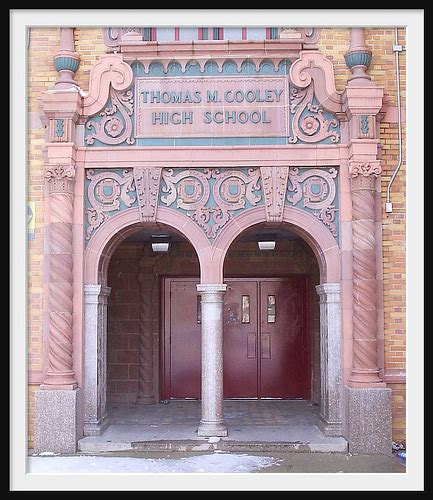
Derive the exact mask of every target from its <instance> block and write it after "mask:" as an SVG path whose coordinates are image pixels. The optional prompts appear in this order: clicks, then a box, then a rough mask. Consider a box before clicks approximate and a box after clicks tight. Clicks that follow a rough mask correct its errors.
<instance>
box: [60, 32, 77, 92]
mask: <svg viewBox="0 0 433 500" xmlns="http://www.w3.org/2000/svg"><path fill="white" fill-rule="evenodd" d="M79 65H80V56H79V55H78V53H77V52H75V51H74V29H73V28H60V48H59V51H58V52H57V54H56V55H55V56H54V66H55V68H56V70H57V71H58V72H59V74H60V78H59V80H57V82H56V83H55V84H54V86H55V88H56V90H57V89H69V88H71V87H78V85H77V83H76V82H75V81H74V79H73V77H74V74H75V73H76V72H77V70H78V67H79Z"/></svg>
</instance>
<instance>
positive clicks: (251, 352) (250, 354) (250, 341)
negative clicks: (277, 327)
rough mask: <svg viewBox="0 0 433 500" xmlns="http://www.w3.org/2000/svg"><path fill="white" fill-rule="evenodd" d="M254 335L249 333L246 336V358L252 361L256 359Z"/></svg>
mask: <svg viewBox="0 0 433 500" xmlns="http://www.w3.org/2000/svg"><path fill="white" fill-rule="evenodd" d="M256 337H257V336H256V334H255V333H249V334H248V336H247V358H248V359H254V358H255V357H256Z"/></svg>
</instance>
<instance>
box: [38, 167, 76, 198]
mask: <svg viewBox="0 0 433 500" xmlns="http://www.w3.org/2000/svg"><path fill="white" fill-rule="evenodd" d="M44 175H45V179H47V181H48V190H49V192H50V193H57V192H60V193H63V192H66V193H73V192H74V182H75V166H74V165H73V164H71V163H68V164H66V165H59V164H56V165H51V164H47V165H45V173H44Z"/></svg>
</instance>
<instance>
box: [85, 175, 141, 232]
mask: <svg viewBox="0 0 433 500" xmlns="http://www.w3.org/2000/svg"><path fill="white" fill-rule="evenodd" d="M86 177H87V179H88V180H89V181H90V183H89V185H88V187H87V209H86V214H87V223H88V226H87V229H86V240H89V239H90V237H91V236H92V234H93V232H94V231H95V230H96V229H97V228H98V227H99V226H100V225H101V224H102V223H103V222H104V221H105V220H106V219H107V218H109V217H110V213H111V212H114V211H120V210H122V209H123V208H125V207H126V208H129V207H131V206H132V204H133V203H134V202H135V201H136V197H135V196H131V195H130V194H129V193H130V192H133V191H135V185H134V175H133V171H132V169H124V170H120V171H116V172H115V171H106V170H105V171H102V172H101V173H95V170H88V172H87V176H86Z"/></svg>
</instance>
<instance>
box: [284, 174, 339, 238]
mask: <svg viewBox="0 0 433 500" xmlns="http://www.w3.org/2000/svg"><path fill="white" fill-rule="evenodd" d="M302 170H303V171H302V172H301V169H299V168H296V167H291V168H290V170H289V182H288V186H287V195H286V200H287V202H288V203H290V204H291V205H293V206H298V207H299V208H304V209H308V210H310V211H312V213H313V214H314V215H315V216H316V217H317V218H318V219H319V220H320V221H321V222H322V223H323V224H324V225H325V226H326V227H327V228H328V229H329V230H330V231H331V233H332V235H333V236H334V237H337V235H338V224H337V221H336V215H337V213H338V208H337V206H336V205H337V201H338V200H337V185H336V178H337V175H338V171H337V169H335V168H327V169H319V168H305V169H302Z"/></svg>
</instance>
